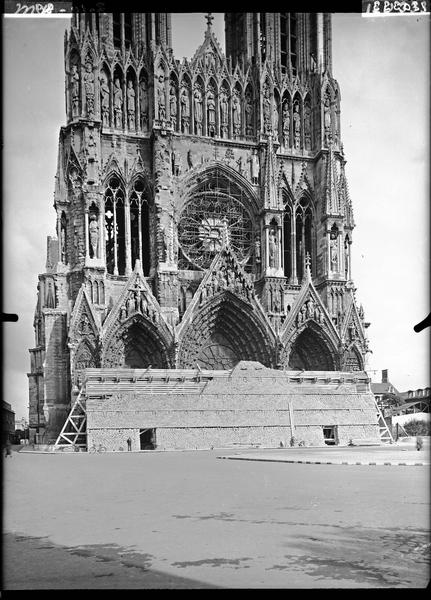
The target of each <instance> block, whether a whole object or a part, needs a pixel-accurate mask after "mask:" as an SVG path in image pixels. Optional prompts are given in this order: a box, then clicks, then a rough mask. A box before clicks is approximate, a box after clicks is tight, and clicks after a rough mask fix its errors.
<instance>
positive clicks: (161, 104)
mask: <svg viewBox="0 0 431 600" xmlns="http://www.w3.org/2000/svg"><path fill="white" fill-rule="evenodd" d="M157 106H158V110H159V112H158V115H159V121H164V120H165V119H166V94H165V77H164V75H162V74H160V75H159V80H158V85H157Z"/></svg>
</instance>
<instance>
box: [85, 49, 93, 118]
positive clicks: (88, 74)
mask: <svg viewBox="0 0 431 600" xmlns="http://www.w3.org/2000/svg"><path fill="white" fill-rule="evenodd" d="M84 89H85V102H86V105H87V115H88V116H89V117H90V119H92V118H93V117H94V73H93V63H92V62H91V60H90V59H89V58H87V62H86V63H85V73H84Z"/></svg>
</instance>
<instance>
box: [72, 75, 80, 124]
mask: <svg viewBox="0 0 431 600" xmlns="http://www.w3.org/2000/svg"><path fill="white" fill-rule="evenodd" d="M70 85H71V91H70V97H71V102H72V117H76V116H78V115H79V73H78V67H77V65H72V69H71V73H70Z"/></svg>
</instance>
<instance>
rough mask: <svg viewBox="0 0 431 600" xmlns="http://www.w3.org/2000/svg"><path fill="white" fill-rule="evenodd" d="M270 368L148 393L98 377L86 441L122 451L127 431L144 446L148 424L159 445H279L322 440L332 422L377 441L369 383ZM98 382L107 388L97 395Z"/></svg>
mask: <svg viewBox="0 0 431 600" xmlns="http://www.w3.org/2000/svg"><path fill="white" fill-rule="evenodd" d="M241 364H242V363H240V365H241ZM254 364H256V363H254ZM106 372H107V370H105V371H104V373H105V374H106ZM94 373H96V370H94ZM171 373H172V374H173V373H175V371H174V370H172V371H171ZM271 373H272V374H274V375H273V376H270V374H271ZM265 374H266V376H262V375H261V371H256V370H253V368H249V369H248V370H244V369H241V368H237V369H235V370H234V372H233V373H232V375H231V376H229V377H226V378H225V379H213V380H210V381H209V382H208V383H207V385H206V386H205V387H204V388H203V389H202V387H201V386H199V385H196V390H195V391H194V390H193V389H192V388H191V389H190V390H188V391H187V392H184V393H176V394H172V393H171V394H169V393H146V392H145V384H143V383H142V381H141V383H140V384H139V385H140V387H139V389H138V387H135V390H133V384H132V386H131V387H132V391H129V392H125V391H118V388H120V387H121V385H122V384H121V381H120V379H121V378H118V379H119V380H118V381H112V383H109V384H107V383H106V381H103V382H102V381H100V382H99V383H98V381H97V380H96V378H95V380H94V381H92V382H91V384H89V389H91V395H89V396H88V397H87V431H88V436H89V437H88V439H89V444H90V445H91V443H93V441H94V442H95V443H96V444H98V443H102V444H103V445H104V446H106V447H107V449H108V450H117V449H118V448H119V447H120V446H124V445H125V442H126V440H127V438H128V437H129V436H130V437H131V439H132V440H133V447H134V449H139V448H140V441H139V431H140V430H142V429H146V428H151V429H155V430H156V444H157V448H159V449H187V448H190V449H192V448H211V447H214V448H217V447H218V448H220V447H232V446H235V445H260V446H263V447H279V446H280V443H282V444H283V445H285V446H289V444H290V440H291V438H292V437H294V438H295V440H296V443H299V442H304V444H305V445H308V446H310V445H313V446H323V445H324V444H325V442H324V438H323V427H327V426H335V428H336V439H337V442H338V444H340V445H347V444H348V443H349V440H350V439H352V438H354V439H365V438H366V439H370V438H374V439H375V441H376V443H378V441H379V429H378V424H377V415H376V408H375V404H374V399H373V396H372V394H371V392H370V391H369V390H367V391H364V392H358V385H357V384H356V383H339V382H338V383H336V382H335V380H334V379H335V378H333V379H332V380H330V381H328V382H327V383H324V382H319V383H295V382H289V380H288V379H287V378H286V375H285V374H284V373H283V372H280V371H275V370H270V369H265ZM306 375H307V374H306V373H304V376H306ZM101 379H102V378H101ZM107 385H108V387H107ZM151 385H154V381H153V382H152V383H150V382H148V388H149V389H150V386H151ZM98 386H100V390H101V391H102V389H103V395H102V393H100V395H98V394H97V389H98ZM136 386H137V384H136ZM108 389H109V390H110V391H111V394H108V393H107V391H108ZM129 389H130V386H129Z"/></svg>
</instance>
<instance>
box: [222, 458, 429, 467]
mask: <svg viewBox="0 0 431 600" xmlns="http://www.w3.org/2000/svg"><path fill="white" fill-rule="evenodd" d="M217 458H221V459H227V460H249V461H255V462H256V461H258V462H273V463H274V462H278V463H290V464H302V465H354V466H357V465H361V466H362V465H363V466H370V465H372V466H378V467H382V466H394V467H427V466H429V465H430V463H429V462H413V461H409V462H398V461H391V462H388V461H379V462H377V461H368V462H365V461H364V462H362V461H361V462H359V461H355V462H349V461H341V460H338V461H334V460H331V461H329V460H328V461H326V460H288V459H276V458H248V457H241V456H217Z"/></svg>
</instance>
